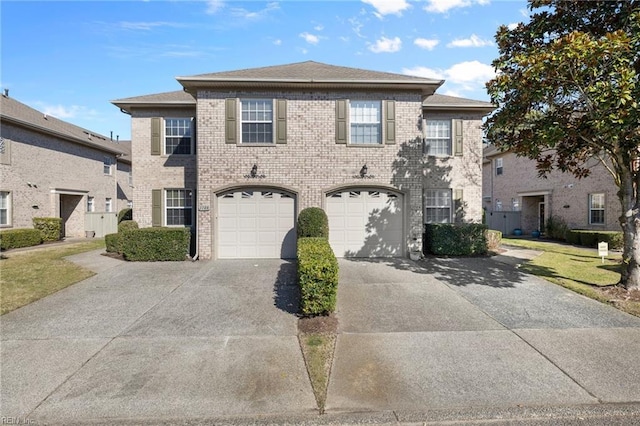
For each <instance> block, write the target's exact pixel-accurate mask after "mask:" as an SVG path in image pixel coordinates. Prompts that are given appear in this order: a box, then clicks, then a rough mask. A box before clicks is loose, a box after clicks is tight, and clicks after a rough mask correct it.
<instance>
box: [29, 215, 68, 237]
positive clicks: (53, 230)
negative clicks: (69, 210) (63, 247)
mask: <svg viewBox="0 0 640 426" xmlns="http://www.w3.org/2000/svg"><path fill="white" fill-rule="evenodd" d="M33 227H34V228H35V229H37V230H39V231H40V234H41V235H42V241H58V240H59V239H60V238H62V219H61V218H59V217H34V218H33Z"/></svg>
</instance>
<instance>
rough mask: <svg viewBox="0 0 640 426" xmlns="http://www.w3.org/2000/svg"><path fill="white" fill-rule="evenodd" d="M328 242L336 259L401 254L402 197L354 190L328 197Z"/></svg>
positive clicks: (402, 245) (398, 255)
mask: <svg viewBox="0 0 640 426" xmlns="http://www.w3.org/2000/svg"><path fill="white" fill-rule="evenodd" d="M327 216H328V217H329V242H330V243H331V247H332V248H333V252H334V253H335V254H336V256H338V257H401V256H403V255H404V244H403V240H404V237H403V230H402V223H403V220H402V196H401V195H400V194H396V193H393V192H389V191H373V190H353V191H344V192H337V193H334V194H329V196H328V197H327Z"/></svg>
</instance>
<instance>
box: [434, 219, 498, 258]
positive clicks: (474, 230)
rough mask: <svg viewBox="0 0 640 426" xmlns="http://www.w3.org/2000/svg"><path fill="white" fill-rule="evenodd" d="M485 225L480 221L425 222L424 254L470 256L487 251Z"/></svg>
mask: <svg viewBox="0 0 640 426" xmlns="http://www.w3.org/2000/svg"><path fill="white" fill-rule="evenodd" d="M486 231H487V226H486V225H483V224H480V223H465V224H450V223H428V224H425V235H424V238H423V241H424V251H425V254H427V253H430V254H435V255H441V256H442V255H444V256H470V255H477V254H486V253H487V233H486Z"/></svg>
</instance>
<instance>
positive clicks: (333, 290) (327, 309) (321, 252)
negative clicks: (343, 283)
mask: <svg viewBox="0 0 640 426" xmlns="http://www.w3.org/2000/svg"><path fill="white" fill-rule="evenodd" d="M298 282H299V284H300V309H301V311H302V313H303V314H304V315H325V314H329V313H331V312H333V311H335V309H336V295H337V292H338V260H337V259H336V257H335V255H334V254H333V250H331V246H330V245H329V241H328V240H327V239H326V238H323V237H315V238H300V239H299V240H298Z"/></svg>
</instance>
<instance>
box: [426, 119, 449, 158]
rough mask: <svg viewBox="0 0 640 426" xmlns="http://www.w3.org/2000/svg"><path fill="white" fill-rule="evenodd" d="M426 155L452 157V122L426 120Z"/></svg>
mask: <svg viewBox="0 0 640 426" xmlns="http://www.w3.org/2000/svg"><path fill="white" fill-rule="evenodd" d="M426 122H427V123H426V127H427V128H426V139H425V153H426V154H427V155H434V156H436V157H448V156H450V155H451V120H426Z"/></svg>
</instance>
